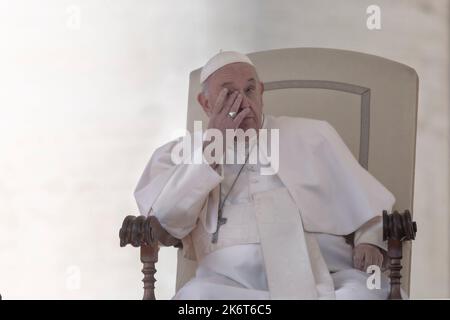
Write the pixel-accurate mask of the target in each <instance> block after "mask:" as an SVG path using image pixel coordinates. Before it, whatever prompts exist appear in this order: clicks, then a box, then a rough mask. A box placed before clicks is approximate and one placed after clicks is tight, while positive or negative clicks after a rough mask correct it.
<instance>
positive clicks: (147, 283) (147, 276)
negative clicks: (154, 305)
mask: <svg viewBox="0 0 450 320" xmlns="http://www.w3.org/2000/svg"><path fill="white" fill-rule="evenodd" d="M158 251H159V246H158V244H155V245H141V262H142V263H143V264H144V267H143V268H142V273H143V274H144V279H142V282H144V297H143V298H142V299H143V300H156V298H155V282H156V279H155V273H156V268H155V264H156V262H157V261H158Z"/></svg>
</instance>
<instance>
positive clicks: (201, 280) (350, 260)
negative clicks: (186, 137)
mask: <svg viewBox="0 0 450 320" xmlns="http://www.w3.org/2000/svg"><path fill="white" fill-rule="evenodd" d="M200 81H201V84H202V92H201V93H199V95H198V102H199V104H200V105H201V106H202V108H203V110H204V112H205V113H206V114H207V116H208V118H209V122H208V129H216V130H218V131H219V132H221V133H223V136H224V137H226V130H227V129H228V130H230V129H231V130H236V129H242V130H244V131H245V130H252V129H253V130H255V131H257V130H260V129H267V130H273V129H277V130H279V170H275V172H274V174H272V175H267V174H266V175H263V174H261V170H260V169H261V166H262V163H261V161H260V160H258V161H257V162H256V163H254V164H250V163H249V162H248V156H249V154H250V153H251V152H253V151H254V150H255V148H254V145H253V144H251V143H249V142H247V141H246V142H245V151H246V155H247V157H246V161H245V162H244V163H243V164H234V163H231V164H229V163H228V162H227V163H222V162H220V161H219V162H212V163H206V162H203V163H173V161H172V159H173V157H172V154H173V151H174V148H175V147H176V146H177V145H179V143H180V141H181V140H180V139H177V140H175V141H171V142H169V143H167V144H165V145H163V146H162V147H160V148H158V149H157V150H156V151H155V152H154V154H153V156H152V158H151V160H150V162H149V163H148V165H147V167H146V169H145V171H144V173H143V175H142V177H141V179H140V181H139V183H138V186H137V188H136V191H135V197H136V200H137V203H138V206H139V209H140V212H141V214H143V215H149V214H153V215H155V216H156V217H157V218H158V220H159V222H160V223H161V225H162V226H163V227H164V228H165V229H166V230H167V231H168V232H169V233H170V234H171V235H173V236H174V237H176V238H179V239H181V240H182V242H183V252H184V256H185V257H187V258H189V259H194V260H197V262H198V268H197V271H196V275H195V277H194V278H192V279H191V280H190V281H189V282H187V283H186V284H185V286H184V287H182V288H181V289H180V290H179V291H178V292H177V293H176V295H175V296H174V299H385V298H386V297H387V281H386V278H385V277H384V276H381V287H378V288H372V287H370V286H368V285H367V283H368V281H367V279H368V277H369V274H368V273H366V270H367V268H368V267H369V266H378V267H381V266H382V263H383V256H384V253H385V250H386V244H385V243H384V242H383V241H382V225H381V219H380V216H381V213H382V211H383V210H391V209H392V205H393V204H394V202H395V199H394V197H393V195H392V194H391V193H390V192H389V191H388V190H387V189H386V188H384V187H383V186H382V185H381V184H380V183H379V182H378V181H377V180H376V179H375V178H374V177H372V176H371V175H370V174H369V173H368V172H367V171H366V170H364V169H363V168H362V167H361V166H360V165H359V164H358V162H357V161H356V160H355V158H354V157H353V155H352V154H351V153H350V151H349V150H348V148H347V147H346V145H345V144H344V142H343V141H342V140H341V138H340V137H339V135H338V134H337V132H336V131H335V130H334V129H333V128H332V127H331V126H330V125H329V124H328V123H326V122H324V121H318V120H312V119H304V118H292V117H273V116H270V115H267V114H264V113H263V92H264V85H263V83H262V82H261V81H260V80H259V78H258V74H257V71H256V70H255V67H254V65H253V63H252V62H251V60H250V59H249V58H248V57H247V56H246V55H243V54H241V53H238V52H231V51H229V52H221V53H219V54H217V55H215V56H214V57H212V58H211V59H210V60H209V61H208V62H207V63H206V65H205V66H204V67H203V69H202V72H201V76H200ZM258 137H259V136H258ZM224 139H225V138H224ZM258 141H259V140H258ZM224 142H227V143H228V142H230V141H224ZM210 143H211V141H209V140H207V139H205V140H204V143H203V144H202V146H201V151H205V150H206V149H207V148H208V146H209V144H210ZM233 144H234V145H236V144H238V142H236V141H233V143H230V144H227V145H233ZM277 150H278V149H277ZM197 151H198V150H197ZM228 151H229V150H228ZM228 151H226V152H224V154H225V158H227V157H228V156H229V153H228ZM233 152H234V151H233ZM232 155H233V153H232ZM266 156H267V154H266ZM266 160H267V157H266ZM348 235H353V237H352V238H351V239H350V237H348Z"/></svg>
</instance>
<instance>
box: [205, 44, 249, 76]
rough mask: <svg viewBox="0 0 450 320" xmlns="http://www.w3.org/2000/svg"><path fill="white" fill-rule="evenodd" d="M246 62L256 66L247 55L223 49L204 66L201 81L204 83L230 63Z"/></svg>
mask: <svg viewBox="0 0 450 320" xmlns="http://www.w3.org/2000/svg"><path fill="white" fill-rule="evenodd" d="M235 62H245V63H248V64H250V65H252V66H254V64H253V62H252V61H251V60H250V59H249V58H248V57H247V56H246V55H245V54H242V53H239V52H236V51H222V52H219V53H218V54H216V55H215V56H214V57H212V58H211V59H209V61H208V62H207V63H206V64H205V65H204V66H203V68H202V71H201V73H200V83H203V82H204V81H205V80H206V79H207V78H208V77H209V76H210V75H211V74H213V73H214V72H216V71H217V70H219V69H220V68H222V67H224V66H226V65H227V64H230V63H235Z"/></svg>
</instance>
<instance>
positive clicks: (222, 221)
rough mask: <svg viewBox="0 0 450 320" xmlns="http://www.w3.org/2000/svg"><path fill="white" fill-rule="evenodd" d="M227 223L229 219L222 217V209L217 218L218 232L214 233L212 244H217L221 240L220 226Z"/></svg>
mask: <svg viewBox="0 0 450 320" xmlns="http://www.w3.org/2000/svg"><path fill="white" fill-rule="evenodd" d="M225 223H227V218H223V217H222V209H220V210H219V216H218V217H217V229H216V232H214V233H213V238H212V243H217V241H218V240H219V229H220V226H221V225H223V224H225Z"/></svg>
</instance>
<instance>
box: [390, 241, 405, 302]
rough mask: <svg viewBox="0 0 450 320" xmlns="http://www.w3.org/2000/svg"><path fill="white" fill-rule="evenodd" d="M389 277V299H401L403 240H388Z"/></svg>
mask: <svg viewBox="0 0 450 320" xmlns="http://www.w3.org/2000/svg"><path fill="white" fill-rule="evenodd" d="M388 257H389V271H390V272H389V278H390V283H391V289H390V293H389V296H388V300H401V299H402V295H401V291H400V287H401V280H400V279H401V277H402V276H401V274H400V271H401V269H402V242H401V240H394V239H389V240H388Z"/></svg>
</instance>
